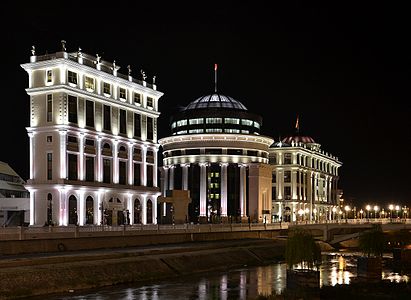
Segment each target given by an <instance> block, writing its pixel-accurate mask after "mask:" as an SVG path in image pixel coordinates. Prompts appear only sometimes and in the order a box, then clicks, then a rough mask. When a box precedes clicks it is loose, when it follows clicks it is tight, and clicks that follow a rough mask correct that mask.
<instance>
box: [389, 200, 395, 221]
mask: <svg viewBox="0 0 411 300" xmlns="http://www.w3.org/2000/svg"><path fill="white" fill-rule="evenodd" d="M388 208H389V210H390V222H391V221H392V210H393V209H394V205H392V204H390V205H389V206H388Z"/></svg>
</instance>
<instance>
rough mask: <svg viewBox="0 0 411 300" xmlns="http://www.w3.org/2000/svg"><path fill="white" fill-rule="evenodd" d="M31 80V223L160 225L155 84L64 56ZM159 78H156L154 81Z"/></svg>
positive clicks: (43, 60) (42, 62)
mask: <svg viewBox="0 0 411 300" xmlns="http://www.w3.org/2000/svg"><path fill="white" fill-rule="evenodd" d="M21 66H22V68H23V69H24V70H25V71H26V72H27V74H28V77H29V84H28V88H27V89H26V92H27V94H28V95H29V96H30V104H29V105H30V126H29V127H27V132H28V136H29V139H30V178H29V180H28V181H27V185H26V188H27V189H28V190H29V191H30V225H33V226H41V225H45V224H55V225H60V226H66V225H75V224H78V225H87V224H90V225H91V224H95V225H101V224H107V225H120V224H138V223H142V224H150V223H156V217H157V216H156V209H155V207H156V200H157V197H158V196H159V195H160V194H161V193H160V189H159V187H158V186H157V171H156V170H157V152H158V149H159V144H158V143H157V119H158V117H159V115H160V113H159V111H158V100H159V98H160V97H161V96H162V95H163V93H161V92H159V91H157V89H156V85H155V84H154V82H153V84H149V83H147V82H146V76H145V74H144V72H141V74H142V75H143V78H142V80H137V79H135V78H133V77H132V75H131V68H130V66H128V68H127V69H128V72H127V73H128V74H127V75H124V74H121V73H119V72H118V70H119V69H120V67H119V66H118V65H116V62H115V61H114V62H113V63H109V62H107V61H104V60H102V59H101V57H100V56H99V55H96V56H91V55H88V54H85V53H82V52H81V49H79V50H78V51H77V52H72V53H69V52H67V50H66V45H65V42H64V41H62V50H61V51H60V52H56V53H53V54H46V55H41V56H38V55H36V53H35V49H34V47H33V50H32V56H31V57H30V62H29V63H25V64H22V65H21ZM153 80H154V78H153Z"/></svg>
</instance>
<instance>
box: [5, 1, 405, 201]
mask: <svg viewBox="0 0 411 300" xmlns="http://www.w3.org/2000/svg"><path fill="white" fill-rule="evenodd" d="M222 2H223V1H220V2H213V1H191V2H187V3H184V2H178V1H167V2H165V1H164V3H163V1H157V2H153V1H145V2H140V1H130V2H129V3H130V4H129V5H128V4H126V3H124V2H123V4H121V1H113V2H112V3H110V4H109V5H107V4H104V3H103V2H99V4H97V5H92V4H88V3H90V2H86V1H80V2H65V1H64V2H62V3H64V6H63V5H58V3H59V1H53V2H51V3H49V4H44V2H33V5H34V4H35V7H29V6H28V5H29V3H28V2H27V3H25V2H23V3H21V4H9V7H7V9H6V8H4V9H2V14H3V16H2V27H1V30H2V40H3V42H4V41H5V42H4V43H3V42H2V53H3V55H2V56H3V59H2V66H3V80H2V81H1V85H2V87H1V88H2V92H3V93H2V99H1V101H2V108H1V118H0V122H1V128H2V131H3V142H2V144H1V147H0V160H1V161H4V162H7V163H9V164H10V165H11V167H12V168H13V169H14V170H15V171H16V172H17V173H18V174H19V175H20V176H21V177H22V178H23V179H25V180H26V179H27V178H28V173H29V166H28V163H29V154H28V136H27V132H26V129H25V127H26V126H28V125H29V97H28V95H27V94H26V92H25V88H27V87H28V76H27V74H26V73H25V71H24V70H23V69H22V68H21V67H20V64H22V63H26V62H29V56H30V49H31V46H32V45H35V46H36V50H37V54H38V55H41V54H45V53H46V52H48V53H54V52H56V51H59V50H60V49H61V44H60V40H62V39H64V40H66V41H67V44H66V46H67V49H68V51H69V52H74V51H76V50H77V49H78V47H81V48H82V50H83V52H85V53H88V54H92V55H95V54H96V53H98V54H100V55H101V56H102V58H103V60H107V61H111V62H112V61H113V60H116V63H117V64H118V65H120V66H121V69H120V70H119V72H120V73H124V74H126V72H127V69H126V67H127V65H128V64H130V65H131V68H132V70H133V75H134V77H137V78H138V79H140V76H139V71H140V69H143V70H144V71H145V73H146V74H147V76H148V79H147V81H148V82H151V81H152V76H154V75H155V76H156V83H157V87H158V90H160V91H161V92H163V93H164V96H163V97H161V98H160V102H159V108H160V112H161V116H160V118H159V128H158V131H159V138H162V137H166V136H168V135H169V134H170V130H169V123H168V122H169V117H170V116H171V115H172V114H173V112H175V111H176V110H177V109H178V107H181V106H186V105H187V104H189V103H190V102H191V101H193V100H195V99H197V98H198V97H200V96H202V95H205V94H210V93H212V92H213V91H214V64H215V63H217V64H218V92H219V93H221V94H225V95H228V96H231V97H233V98H234V99H236V100H238V101H240V102H241V103H243V104H244V105H245V106H246V107H247V108H248V110H249V111H251V112H254V113H257V114H260V115H261V116H262V117H263V126H262V134H264V135H268V136H270V137H272V138H274V139H275V140H276V141H278V139H279V137H281V138H283V137H285V136H286V135H287V134H290V133H293V132H294V124H295V121H296V116H297V115H299V123H300V132H301V133H302V134H304V135H308V136H311V137H312V138H314V140H315V141H316V142H318V143H320V144H321V146H322V149H324V150H325V151H327V152H329V153H331V154H333V155H335V156H337V157H338V158H339V159H340V161H342V163H343V166H342V167H341V168H340V183H339V185H340V188H342V189H343V190H344V195H345V198H346V200H348V201H349V203H350V202H351V203H353V204H357V205H361V204H362V203H379V204H388V203H395V204H397V203H398V204H402V205H408V206H411V196H410V194H409V193H410V191H409V190H410V186H411V176H410V173H411V163H410V161H411V157H410V154H411V135H410V112H411V109H410V108H409V106H410V105H409V103H407V102H408V101H410V96H409V95H410V92H409V87H410V53H411V51H410V46H409V43H410V41H409V38H410V34H409V32H410V29H411V26H410V18H409V16H408V10H407V9H406V7H405V2H404V7H401V6H400V5H399V4H398V3H399V2H397V3H394V1H387V2H385V3H383V4H384V5H383V4H382V3H380V2H377V1H375V2H371V1H370V2H369V3H365V2H363V1H357V2H353V3H350V2H345V1H339V3H340V5H341V6H339V5H338V4H337V3H334V2H335V1H329V2H333V4H330V3H328V2H324V3H325V4H324V3H323V4H321V5H320V4H312V3H311V2H312V1H305V2H310V3H302V1H301V2H298V1H267V2H262V1H247V2H242V1H224V6H222V5H223V4H222ZM283 2H284V3H283ZM167 3H168V4H167ZM268 3H270V5H268ZM361 3H362V4H361ZM360 5H362V6H360ZM4 14H6V15H4ZM5 16H7V17H8V19H5ZM10 118H11V121H10V120H7V119H10Z"/></svg>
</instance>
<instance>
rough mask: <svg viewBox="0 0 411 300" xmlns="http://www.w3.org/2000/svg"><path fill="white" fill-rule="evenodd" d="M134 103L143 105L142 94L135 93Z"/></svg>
mask: <svg viewBox="0 0 411 300" xmlns="http://www.w3.org/2000/svg"><path fill="white" fill-rule="evenodd" d="M134 104H138V105H141V94H139V93H134Z"/></svg>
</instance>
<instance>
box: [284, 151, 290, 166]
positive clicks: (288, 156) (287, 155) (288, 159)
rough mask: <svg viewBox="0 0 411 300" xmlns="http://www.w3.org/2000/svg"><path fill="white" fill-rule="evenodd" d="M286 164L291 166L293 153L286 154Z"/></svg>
mask: <svg viewBox="0 0 411 300" xmlns="http://www.w3.org/2000/svg"><path fill="white" fill-rule="evenodd" d="M284 164H285V165H290V164H291V153H285V154H284Z"/></svg>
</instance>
